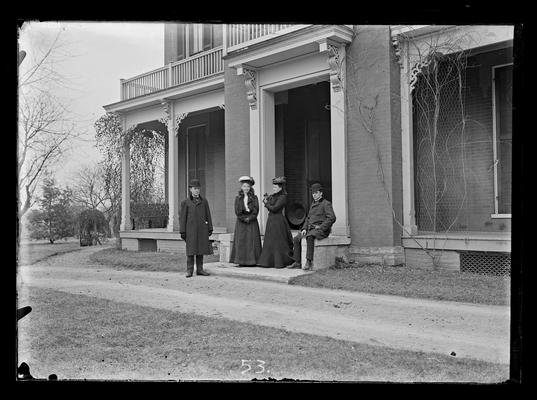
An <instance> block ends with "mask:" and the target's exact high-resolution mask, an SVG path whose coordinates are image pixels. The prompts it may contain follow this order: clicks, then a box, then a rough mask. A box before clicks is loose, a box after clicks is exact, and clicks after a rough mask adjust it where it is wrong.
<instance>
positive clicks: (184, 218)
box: [179, 179, 213, 278]
mask: <svg viewBox="0 0 537 400" xmlns="http://www.w3.org/2000/svg"><path fill="white" fill-rule="evenodd" d="M189 190H190V195H189V196H188V198H187V199H185V200H183V201H182V202H181V213H180V215H179V232H180V234H181V238H182V239H183V240H184V241H185V242H186V257H187V259H186V260H187V261H186V268H187V273H186V277H187V278H190V277H191V276H192V274H193V273H194V257H195V258H196V275H203V276H207V275H209V273H208V272H206V271H204V270H203V255H205V254H213V248H212V245H211V242H210V241H209V236H211V234H212V233H213V223H212V220H211V212H210V210H209V203H208V202H207V199H205V198H203V197H201V195H200V191H201V184H200V181H199V180H198V179H192V180H191V181H190V184H189Z"/></svg>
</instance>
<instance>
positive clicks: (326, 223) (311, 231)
mask: <svg viewBox="0 0 537 400" xmlns="http://www.w3.org/2000/svg"><path fill="white" fill-rule="evenodd" d="M334 222H336V215H335V214H334V209H333V208H332V203H330V202H329V201H328V200H326V199H324V198H321V199H320V200H319V201H314V202H312V203H311V206H310V210H309V211H308V216H307V217H306V219H305V220H304V223H303V224H302V228H301V230H303V229H304V230H306V237H308V236H313V237H315V239H324V238H325V237H327V236H328V235H330V231H331V230H332V225H333V224H334ZM316 226H317V227H318V228H315V227H316Z"/></svg>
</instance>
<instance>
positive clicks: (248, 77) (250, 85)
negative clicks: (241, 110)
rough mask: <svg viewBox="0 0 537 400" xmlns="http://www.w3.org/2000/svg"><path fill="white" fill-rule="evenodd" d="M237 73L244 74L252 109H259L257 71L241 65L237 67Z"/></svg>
mask: <svg viewBox="0 0 537 400" xmlns="http://www.w3.org/2000/svg"><path fill="white" fill-rule="evenodd" d="M237 75H243V76H244V84H245V85H246V96H247V97H248V104H249V105H250V110H255V109H257V71H256V70H255V69H252V68H249V67H245V66H243V65H240V66H238V67H237Z"/></svg>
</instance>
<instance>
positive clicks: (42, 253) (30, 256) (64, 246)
mask: <svg viewBox="0 0 537 400" xmlns="http://www.w3.org/2000/svg"><path fill="white" fill-rule="evenodd" d="M80 248H81V247H80V244H79V242H78V240H76V241H74V240H70V241H63V240H62V241H57V242H56V243H54V244H50V243H49V242H29V243H28V242H27V243H21V244H20V247H19V264H20V265H31V264H35V263H36V262H38V261H41V260H44V259H45V258H47V257H50V256H54V255H57V254H62V253H68V252H70V251H75V250H79V249H80Z"/></svg>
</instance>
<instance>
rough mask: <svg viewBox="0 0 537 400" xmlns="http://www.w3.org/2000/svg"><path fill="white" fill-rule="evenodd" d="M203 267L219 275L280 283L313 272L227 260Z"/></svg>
mask: <svg viewBox="0 0 537 400" xmlns="http://www.w3.org/2000/svg"><path fill="white" fill-rule="evenodd" d="M203 269H204V270H206V271H207V272H210V273H211V274H213V275H218V276H228V277H232V278H243V279H256V280H263V281H272V282H280V283H289V281H290V280H291V279H292V278H294V277H296V276H300V275H305V274H311V273H312V271H304V270H302V269H288V268H263V267H239V266H237V264H233V263H226V262H213V263H206V264H203Z"/></svg>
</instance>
